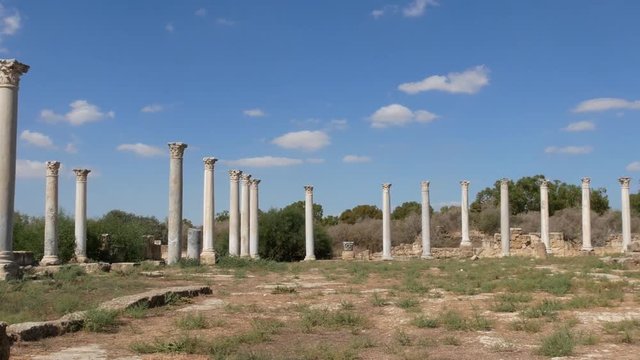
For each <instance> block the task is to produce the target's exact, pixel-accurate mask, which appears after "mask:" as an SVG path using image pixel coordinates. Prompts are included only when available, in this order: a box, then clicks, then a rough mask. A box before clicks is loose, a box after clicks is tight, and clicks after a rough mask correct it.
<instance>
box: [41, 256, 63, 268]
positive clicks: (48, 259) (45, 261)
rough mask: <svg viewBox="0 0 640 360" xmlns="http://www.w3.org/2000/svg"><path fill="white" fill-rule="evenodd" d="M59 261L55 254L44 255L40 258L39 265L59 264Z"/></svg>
mask: <svg viewBox="0 0 640 360" xmlns="http://www.w3.org/2000/svg"><path fill="white" fill-rule="evenodd" d="M60 263H61V261H60V259H59V258H58V256H56V255H49V256H45V257H43V258H42V260H40V266H52V265H60Z"/></svg>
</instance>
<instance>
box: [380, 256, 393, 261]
mask: <svg viewBox="0 0 640 360" xmlns="http://www.w3.org/2000/svg"><path fill="white" fill-rule="evenodd" d="M391 260H393V257H392V256H391V255H386V256H385V255H382V261H391Z"/></svg>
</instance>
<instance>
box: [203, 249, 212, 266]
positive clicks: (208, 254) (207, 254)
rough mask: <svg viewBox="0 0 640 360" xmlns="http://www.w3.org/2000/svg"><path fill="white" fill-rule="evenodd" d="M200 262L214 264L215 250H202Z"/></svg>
mask: <svg viewBox="0 0 640 360" xmlns="http://www.w3.org/2000/svg"><path fill="white" fill-rule="evenodd" d="M200 263H201V264H203V265H215V264H216V253H215V251H203V252H202V253H201V254H200Z"/></svg>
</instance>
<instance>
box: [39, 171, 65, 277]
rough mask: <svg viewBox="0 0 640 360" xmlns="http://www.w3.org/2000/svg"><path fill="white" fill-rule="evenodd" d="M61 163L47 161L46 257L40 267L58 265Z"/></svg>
mask: <svg viewBox="0 0 640 360" xmlns="http://www.w3.org/2000/svg"><path fill="white" fill-rule="evenodd" d="M59 170H60V162H58V161H47V184H46V189H45V204H44V256H43V257H42V260H40V266H47V265H58V264H60V259H59V258H58V171H59Z"/></svg>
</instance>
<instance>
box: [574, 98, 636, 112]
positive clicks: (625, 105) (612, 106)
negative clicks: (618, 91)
mask: <svg viewBox="0 0 640 360" xmlns="http://www.w3.org/2000/svg"><path fill="white" fill-rule="evenodd" d="M620 109H625V110H640V100H635V101H630V100H625V99H618V98H596V99H589V100H585V101H583V102H581V103H580V104H578V106H576V107H575V108H574V109H573V112H577V113H582V112H595V111H607V110H620Z"/></svg>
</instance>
